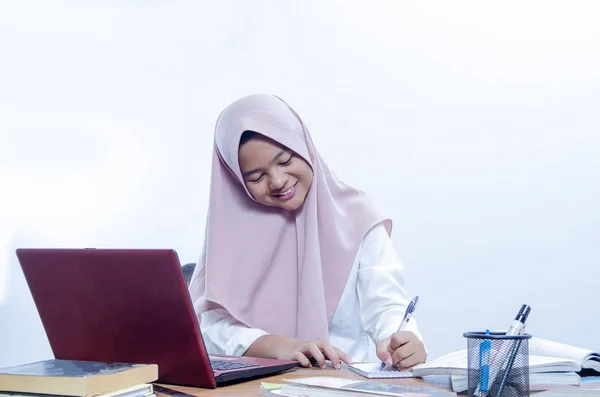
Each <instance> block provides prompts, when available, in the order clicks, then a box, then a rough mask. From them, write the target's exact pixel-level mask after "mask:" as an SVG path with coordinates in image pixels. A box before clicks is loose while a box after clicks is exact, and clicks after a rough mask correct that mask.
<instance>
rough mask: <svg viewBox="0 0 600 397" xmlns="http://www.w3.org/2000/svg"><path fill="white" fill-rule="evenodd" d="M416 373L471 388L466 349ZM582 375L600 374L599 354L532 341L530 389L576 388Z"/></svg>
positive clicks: (457, 388) (460, 389)
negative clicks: (448, 380) (444, 376)
mask: <svg viewBox="0 0 600 397" xmlns="http://www.w3.org/2000/svg"><path fill="white" fill-rule="evenodd" d="M413 374H414V376H418V377H423V378H424V379H427V377H428V376H431V375H449V376H450V377H451V386H452V390H454V391H455V392H457V393H460V392H464V391H466V390H467V389H468V379H467V374H468V363H467V349H464V350H459V351H457V352H453V353H450V354H447V355H445V356H442V357H440V358H437V359H435V360H432V361H429V362H427V363H425V364H421V365H419V366H416V367H415V368H413ZM583 374H586V375H600V354H598V353H597V352H594V351H592V350H587V349H582V348H579V347H575V346H570V345H566V344H563V343H557V342H552V341H549V340H546V339H541V338H536V337H532V338H531V339H530V340H529V388H530V390H531V391H539V390H549V389H553V388H558V387H565V386H571V387H573V386H575V387H577V386H579V385H580V384H582V381H581V376H582V375H583ZM590 379H592V378H590ZM598 380H600V378H598ZM586 383H588V384H589V382H586ZM599 384H600V383H599Z"/></svg>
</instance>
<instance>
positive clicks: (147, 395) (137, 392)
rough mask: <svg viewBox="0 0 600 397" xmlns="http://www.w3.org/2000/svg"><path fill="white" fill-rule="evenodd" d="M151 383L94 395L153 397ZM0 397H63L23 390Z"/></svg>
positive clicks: (99, 396)
mask: <svg viewBox="0 0 600 397" xmlns="http://www.w3.org/2000/svg"><path fill="white" fill-rule="evenodd" d="M155 396H156V394H155V393H154V385H153V384H151V383H150V384H147V383H144V384H141V385H137V386H133V387H128V388H127V389H122V390H117V391H115V392H111V393H104V394H98V395H95V396H94V397H155ZM0 397H64V396H61V395H59V394H43V395H42V394H39V393H24V392H2V391H0Z"/></svg>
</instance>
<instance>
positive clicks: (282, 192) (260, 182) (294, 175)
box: [238, 134, 313, 211]
mask: <svg viewBox="0 0 600 397" xmlns="http://www.w3.org/2000/svg"><path fill="white" fill-rule="evenodd" d="M238 160H239V164H240V170H241V172H242V177H243V178H244V183H245V185H246V187H247V188H248V191H249V192H250V194H251V195H252V197H254V199H255V200H256V201H258V202H259V203H261V204H264V205H267V206H270V207H279V208H282V209H285V210H289V211H293V210H297V209H298V208H300V207H301V206H302V204H303V203H304V200H305V199H306V195H307V194H308V191H309V189H310V186H311V184H312V178H313V172H312V168H310V166H309V165H308V163H307V162H306V161H305V160H304V159H303V158H302V157H300V156H299V155H298V154H296V153H295V152H293V151H292V150H290V149H288V148H286V147H285V146H283V145H281V144H279V143H278V142H275V141H273V140H271V139H269V138H267V137H265V136H263V135H260V134H256V135H254V136H253V137H252V138H251V139H250V140H249V141H247V142H244V143H242V144H241V145H240V148H239V151H238Z"/></svg>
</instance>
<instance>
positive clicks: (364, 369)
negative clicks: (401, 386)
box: [348, 362, 414, 379]
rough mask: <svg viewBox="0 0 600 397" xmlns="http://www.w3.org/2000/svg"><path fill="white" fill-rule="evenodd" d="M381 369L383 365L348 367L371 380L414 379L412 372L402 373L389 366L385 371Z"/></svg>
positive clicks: (363, 364) (365, 364) (354, 365)
mask: <svg viewBox="0 0 600 397" xmlns="http://www.w3.org/2000/svg"><path fill="white" fill-rule="evenodd" d="M380 368H381V363H380V362H376V363H370V362H364V363H354V364H352V365H348V369H350V370H351V371H353V372H356V373H357V374H359V375H361V376H364V377H365V378H369V379H382V378H412V377H414V375H413V373H412V371H400V370H398V369H396V368H393V367H390V366H387V367H385V368H384V369H380Z"/></svg>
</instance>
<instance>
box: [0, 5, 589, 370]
mask: <svg viewBox="0 0 600 397" xmlns="http://www.w3.org/2000/svg"><path fill="white" fill-rule="evenodd" d="M599 11H600V10H599V6H598V5H597V3H596V2H594V1H589V2H576V1H570V2H568V3H567V2H562V1H558V2H551V1H538V2H512V3H511V2H501V3H494V4H491V3H489V2H483V3H482V2H452V3H451V4H448V3H441V2H431V3H428V2H418V3H415V2H411V3H408V2H405V3H400V2H397V1H389V2H377V1H373V0H369V1H366V0H365V1H363V2H351V1H341V0H340V1H324V0H319V1H306V0H303V1H257V0H252V1H245V0H239V1H235V2H232V1H223V0H218V1H217V0H215V1H212V2H198V1H195V2H192V1H189V2H184V1H163V2H160V1H134V0H131V1H97V2H91V1H90V2H76V1H73V2H62V1H54V2H49V1H37V2H33V1H9V0H3V1H1V2H0V133H1V141H0V176H1V178H2V179H1V185H2V193H1V195H0V200H1V205H0V215H1V222H0V255H1V256H0V352H1V354H0V366H1V365H13V364H19V363H23V362H27V361H32V360H37V359H43V358H50V357H51V356H52V353H51V350H50V348H49V345H48V341H47V339H46V337H45V334H44V332H43V328H42V326H41V323H40V320H39V317H38V315H37V312H36V310H35V307H34V305H33V301H32V299H31V296H30V294H29V291H28V289H27V286H26V284H25V281H24V278H23V275H22V273H21V270H20V267H19V265H18V262H17V261H16V257H15V255H14V250H15V249H16V248H17V247H40V246H43V247H90V246H95V247H160V248H174V249H176V250H177V251H178V253H179V254H180V259H181V261H182V263H187V262H195V261H196V260H197V258H198V256H199V254H200V248H201V243H202V239H203V232H204V220H205V215H206V210H207V200H208V189H209V175H210V174H209V172H210V160H211V154H212V152H211V150H212V138H213V127H214V123H215V120H216V117H217V115H218V113H219V111H220V110H221V109H222V108H223V107H224V106H226V105H227V104H228V103H230V102H231V101H233V100H235V99H236V98H238V97H240V96H243V95H246V94H249V93H254V92H267V93H274V94H277V95H279V96H281V97H283V98H284V99H286V100H287V101H288V102H289V103H290V104H291V105H292V106H293V107H295V108H296V110H297V111H298V112H299V113H300V115H301V116H302V117H303V118H304V120H305V122H306V124H307V125H308V127H309V129H310V131H311V133H312V136H313V139H314V141H315V143H316V144H317V147H318V149H319V150H320V152H321V153H322V155H323V156H324V158H325V159H326V161H327V162H328V163H329V164H330V165H331V166H332V168H333V169H334V170H335V171H336V172H337V173H338V174H340V176H342V177H343V178H344V179H345V180H346V181H347V182H348V183H351V184H353V185H355V186H357V187H360V188H361V189H363V190H365V191H366V192H367V193H369V194H370V195H371V197H372V198H373V199H374V200H375V201H376V203H377V204H378V208H379V209H380V210H381V212H383V213H385V214H387V215H389V216H391V217H392V218H393V219H394V221H395V226H394V233H393V242H394V244H395V246H396V248H397V250H398V252H399V255H400V257H401V258H402V260H403V262H404V264H405V267H406V274H407V282H408V288H409V293H411V294H418V295H419V296H420V297H421V300H420V306H419V308H418V313H417V317H418V319H419V322H420V327H421V331H422V333H423V335H424V337H425V338H426V342H427V346H428V349H429V353H430V358H434V357H438V356H439V355H441V354H444V353H447V352H450V351H453V350H456V349H459V348H463V347H464V346H466V342H465V340H464V338H463V336H462V333H463V332H465V331H471V330H484V329H485V328H490V329H498V328H506V327H507V326H508V324H509V323H510V321H511V320H512V318H513V317H514V314H515V313H516V311H517V310H518V309H519V307H520V306H521V304H522V303H528V304H530V305H531V306H532V313H531V316H530V318H529V325H528V332H530V333H532V334H535V335H537V336H541V337H546V338H550V339H554V340H557V341H561V342H567V343H571V344H575V345H578V346H582V347H588V348H592V349H600V340H599V339H598V336H597V335H598V328H597V327H598V325H599V320H598V315H597V313H598V312H597V309H596V306H597V304H595V301H597V298H596V289H597V285H598V280H599V279H600V270H598V266H599V265H600V263H599V262H600V253H599V247H600V244H599V242H600V210H599V209H598V203H599V202H600V155H598V153H599V152H600V116H599V109H600V50H599V47H598V43H599V42H600V12H599Z"/></svg>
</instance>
